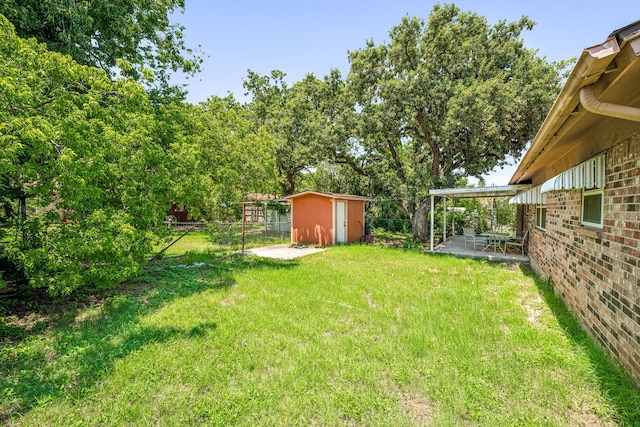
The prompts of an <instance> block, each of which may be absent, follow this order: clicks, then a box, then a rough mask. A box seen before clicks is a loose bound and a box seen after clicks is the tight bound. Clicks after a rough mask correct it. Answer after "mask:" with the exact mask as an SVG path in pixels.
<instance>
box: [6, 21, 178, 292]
mask: <svg viewBox="0 0 640 427" xmlns="http://www.w3.org/2000/svg"><path fill="white" fill-rule="evenodd" d="M151 108H152V107H151V104H150V102H149V98H148V96H147V94H146V92H145V90H144V88H143V87H141V86H140V85H138V84H136V83H134V82H132V81H125V80H119V81H116V82H112V81H111V80H110V79H109V77H108V75H107V73H106V72H105V71H104V70H101V69H98V68H93V67H87V66H81V65H78V64H77V63H76V62H74V61H73V60H72V59H71V57H69V56H63V55H60V54H58V53H53V52H49V51H48V50H47V48H46V47H45V45H44V44H38V43H37V42H36V41H35V39H30V40H24V39H21V38H19V37H17V36H16V34H15V32H14V31H13V28H12V25H11V24H10V23H9V22H8V21H7V20H6V19H5V18H4V17H2V16H0V145H1V146H2V147H3V150H0V200H1V202H2V204H3V206H4V209H3V211H4V213H5V215H4V216H3V218H2V220H3V222H4V223H5V224H3V225H4V226H11V227H12V229H13V230H15V234H14V235H13V238H12V239H11V240H10V241H9V242H8V243H7V244H6V246H5V247H4V254H3V255H4V256H7V257H9V258H10V259H11V261H12V262H13V263H14V264H15V265H17V266H18V267H19V268H20V269H21V270H23V271H24V273H25V275H26V276H27V278H28V279H29V280H30V282H31V284H32V285H34V286H38V287H47V288H48V289H49V291H50V292H51V293H53V294H60V293H69V292H71V291H73V290H74V289H76V288H79V287H82V286H87V285H89V284H90V285H92V286H96V287H106V286H112V285H113V284H115V283H118V282H121V281H122V280H125V279H127V278H128V277H131V275H133V274H135V273H136V272H138V271H140V269H141V267H142V265H143V262H144V257H145V255H146V254H147V253H148V252H149V250H150V248H151V241H152V238H153V235H152V233H151V231H150V230H151V229H152V228H153V227H154V226H155V225H157V223H158V220H159V219H161V218H163V217H164V215H163V211H164V210H165V209H166V204H165V198H166V193H167V188H168V186H169V183H170V181H169V174H168V169H167V165H166V157H165V155H164V153H163V150H162V149H161V147H160V146H158V144H156V143H155V142H154V138H153V137H152V135H151V134H150V129H151V128H152V126H150V124H152V123H153V120H154V116H153V114H152V109H151Z"/></svg>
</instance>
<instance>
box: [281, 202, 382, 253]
mask: <svg viewBox="0 0 640 427" xmlns="http://www.w3.org/2000/svg"><path fill="white" fill-rule="evenodd" d="M286 199H289V200H291V242H292V243H306V244H316V245H333V244H336V243H353V242H357V241H359V240H360V239H361V238H362V237H363V236H364V203H365V202H367V201H370V200H371V199H370V198H368V197H364V196H355V195H352V194H336V193H321V192H318V191H303V192H302V193H298V194H293V195H291V196H287V197H286Z"/></svg>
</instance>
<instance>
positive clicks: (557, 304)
mask: <svg viewBox="0 0 640 427" xmlns="http://www.w3.org/2000/svg"><path fill="white" fill-rule="evenodd" d="M520 268H521V269H522V272H523V273H524V274H525V275H526V276H528V277H531V278H533V279H534V281H535V284H536V287H537V288H538V291H539V293H540V295H541V296H542V298H543V299H544V301H545V303H546V304H547V306H548V307H549V308H550V309H551V312H552V313H553V315H554V316H555V318H556V320H557V321H558V323H559V324H560V326H561V327H562V330H563V331H564V333H565V335H566V336H567V337H568V338H569V339H570V340H571V342H572V343H573V344H574V345H575V346H576V347H578V348H580V349H581V350H582V351H584V352H585V353H586V354H588V355H589V359H590V362H591V366H592V367H593V369H594V372H595V373H596V376H597V379H598V386H599V387H600V392H601V394H602V395H603V396H606V397H607V398H608V399H609V402H610V403H611V404H612V406H613V408H614V409H615V417H616V421H617V422H618V424H619V425H622V426H633V427H640V389H638V388H637V387H635V386H634V384H633V381H632V380H631V377H630V376H629V375H628V374H627V373H626V372H625V371H624V370H623V368H622V367H621V366H619V365H618V364H617V363H615V362H614V361H613V360H612V359H611V358H610V357H609V356H608V354H607V353H605V352H604V350H603V349H602V348H601V347H600V345H599V344H598V342H597V341H596V340H595V339H594V338H593V337H591V336H590V335H589V334H588V333H587V331H586V330H585V329H584V328H583V327H582V325H580V322H579V321H578V319H577V318H576V317H575V316H574V315H573V313H572V312H571V311H570V310H569V309H568V308H567V306H566V304H565V303H564V301H563V300H562V298H561V297H560V296H558V295H556V294H555V292H554V289H553V284H552V283H551V281H550V280H546V279H541V278H540V277H539V276H538V275H537V274H536V273H535V272H534V271H533V270H532V269H531V268H530V267H528V266H521V267H520Z"/></svg>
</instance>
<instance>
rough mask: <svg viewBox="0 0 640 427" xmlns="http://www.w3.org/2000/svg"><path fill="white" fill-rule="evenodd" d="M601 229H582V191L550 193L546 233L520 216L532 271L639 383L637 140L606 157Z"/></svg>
mask: <svg viewBox="0 0 640 427" xmlns="http://www.w3.org/2000/svg"><path fill="white" fill-rule="evenodd" d="M606 176H607V180H606V185H605V188H604V198H603V200H604V224H603V228H602V230H600V229H596V228H589V227H583V226H581V224H580V218H581V203H582V191H581V190H570V191H552V192H549V193H547V205H546V206H547V217H546V229H545V230H540V229H537V228H536V226H535V220H536V208H535V206H534V205H529V206H526V207H524V208H523V210H522V211H521V212H522V214H523V217H522V224H523V227H525V228H526V229H528V230H530V231H529V236H530V237H529V242H528V252H529V256H530V259H531V265H532V267H533V268H534V269H535V270H536V271H537V272H538V273H539V274H540V275H541V276H543V277H548V278H550V279H551V280H552V282H553V285H554V289H555V291H556V293H557V294H559V295H561V296H562V298H563V299H564V301H565V302H566V304H567V306H568V307H569V308H570V309H571V310H572V311H573V312H574V313H575V315H576V316H577V317H578V319H579V320H580V322H581V323H582V325H583V326H584V327H585V328H586V329H587V330H588V331H589V332H590V333H591V334H592V335H593V336H594V337H595V338H596V339H597V340H598V341H599V342H600V344H601V345H602V347H603V348H604V349H605V350H606V351H608V352H609V353H610V354H611V355H613V357H614V358H617V359H618V360H619V361H620V363H621V364H622V365H623V366H624V367H625V368H626V369H627V371H628V372H630V373H631V375H632V376H633V377H634V379H635V381H636V383H637V384H640V135H638V134H635V135H633V137H631V138H629V139H627V140H626V141H625V142H622V143H620V144H617V145H614V146H613V147H612V148H610V149H609V150H608V151H607V153H606Z"/></svg>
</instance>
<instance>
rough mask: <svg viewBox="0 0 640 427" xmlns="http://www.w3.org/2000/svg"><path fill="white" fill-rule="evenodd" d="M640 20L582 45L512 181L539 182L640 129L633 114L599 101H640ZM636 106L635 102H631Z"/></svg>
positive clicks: (628, 103)
mask: <svg viewBox="0 0 640 427" xmlns="http://www.w3.org/2000/svg"><path fill="white" fill-rule="evenodd" d="M639 82H640V21H636V22H634V23H632V24H630V25H628V26H626V27H624V28H621V29H619V30H616V31H614V32H613V33H612V34H611V35H610V36H609V38H608V39H607V40H606V41H605V42H604V43H602V44H599V45H596V46H593V47H589V48H586V49H584V50H583V52H582V54H581V56H580V58H579V59H578V62H577V63H576V65H575V67H574V69H573V70H572V71H571V74H570V75H569V77H568V78H567V81H566V83H565V85H564V87H563V89H562V91H561V92H560V94H559V95H558V98H557V99H556V101H555V103H554V104H553V106H552V107H551V110H550V111H549V114H548V115H547V117H546V119H545V120H544V122H543V124H542V126H541V127H540V129H539V130H538V134H537V135H536V136H535V138H534V139H533V142H532V143H531V147H530V148H529V149H528V150H527V152H526V153H525V155H524V157H523V158H522V161H521V162H520V164H519V165H518V168H517V169H516V171H515V173H514V175H513V177H512V178H511V180H510V181H509V183H510V184H518V183H524V182H530V183H532V184H533V185H539V184H541V183H542V182H544V181H546V180H548V179H550V178H552V177H553V176H555V175H558V174H559V173H562V172H564V171H566V170H568V169H570V168H572V167H574V166H576V165H578V164H580V163H581V162H584V161H585V160H587V159H589V158H592V157H593V156H595V155H597V154H598V153H600V152H602V151H605V150H607V149H608V148H610V147H611V146H612V145H613V144H614V143H615V142H616V141H615V138H611V135H610V134H611V129H615V132H616V133H618V134H623V133H632V132H637V131H640V123H638V122H636V121H632V120H636V119H633V118H629V117H628V116H627V117H624V118H625V119H627V120H622V117H623V116H617V117H614V116H610V115H607V113H605V112H602V110H600V111H599V109H598V108H594V104H595V105H596V106H604V107H605V110H606V109H608V107H611V106H613V107H615V108H623V109H625V110H627V111H628V110H636V111H635V112H633V111H632V113H631V114H630V115H631V116H634V115H635V116H636V117H640V115H638V111H640V110H638V107H640V83H639ZM629 107H631V108H629Z"/></svg>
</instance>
